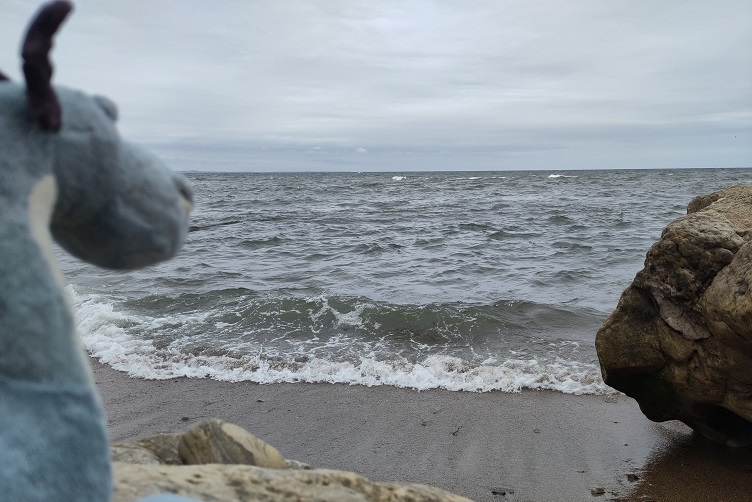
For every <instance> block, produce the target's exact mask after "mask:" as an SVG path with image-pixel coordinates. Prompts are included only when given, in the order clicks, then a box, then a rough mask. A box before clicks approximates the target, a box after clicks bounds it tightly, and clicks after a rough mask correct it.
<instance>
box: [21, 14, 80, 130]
mask: <svg viewBox="0 0 752 502" xmlns="http://www.w3.org/2000/svg"><path fill="white" fill-rule="evenodd" d="M72 10H73V4H71V3H70V2H67V1H65V0H58V1H55V2H50V3H48V4H46V5H44V6H42V8H41V9H39V12H37V15H36V17H35V18H34V20H33V21H32V22H31V24H30V25H29V28H28V30H26V38H25V39H24V43H23V47H22V49H21V57H22V58H23V72H24V75H25V76H26V95H27V98H28V101H29V112H30V113H31V117H32V119H34V120H35V121H37V123H38V124H39V126H40V127H41V128H42V129H44V130H45V131H52V132H56V131H59V130H60V125H61V122H62V120H61V111H60V103H59V102H58V100H57V96H56V95H55V91H54V90H53V89H52V84H51V80H52V63H50V59H49V54H50V50H51V49H52V36H53V35H54V34H55V32H56V31H57V30H58V28H59V27H60V25H61V24H62V22H63V21H64V20H65V18H66V17H67V16H68V14H69V13H70V11H72Z"/></svg>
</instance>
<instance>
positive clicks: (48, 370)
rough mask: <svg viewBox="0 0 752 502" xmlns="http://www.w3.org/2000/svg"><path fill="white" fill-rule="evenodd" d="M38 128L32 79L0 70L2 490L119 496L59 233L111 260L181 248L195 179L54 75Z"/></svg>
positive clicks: (118, 263) (112, 111) (103, 104)
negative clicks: (133, 139)
mask: <svg viewBox="0 0 752 502" xmlns="http://www.w3.org/2000/svg"><path fill="white" fill-rule="evenodd" d="M54 92H55V94H56V95H57V98H58V100H59V106H60V110H61V112H62V113H61V120H62V121H61V126H60V129H59V131H57V132H53V131H50V130H44V129H43V128H42V127H40V125H39V123H38V121H37V120H35V119H34V118H33V117H32V116H31V115H30V113H29V96H28V93H29V91H28V90H27V87H26V86H24V85H22V84H18V83H13V82H8V81H2V79H0V500H9V501H10V500H12V501H53V500H55V501H68V500H70V501H96V502H102V501H107V500H110V497H111V490H112V482H111V472H110V456H109V441H108V436H107V428H106V421H105V419H104V414H103V412H102V407H101V403H100V401H99V397H98V396H97V393H96V390H95V388H94V384H93V381H92V377H91V371H90V368H89V365H88V361H87V359H86V355H85V352H84V350H83V348H82V346H81V343H80V340H79V337H78V335H77V334H76V333H75V330H74V323H73V318H72V314H71V310H70V305H69V301H68V299H67V298H66V296H65V292H64V290H63V287H64V282H63V280H62V276H61V274H60V272H59V270H58V268H57V265H56V264H55V261H54V258H53V253H52V247H51V237H54V239H55V240H56V241H57V242H58V243H59V244H60V245H61V246H62V247H63V248H64V249H66V250H67V251H69V252H70V253H72V254H73V255H75V256H77V257H79V258H81V259H83V260H86V261H88V262H90V263H93V264H96V265H99V266H103V267H110V268H117V269H124V268H136V267H142V266H145V265H149V264H153V263H156V262H158V261H160V260H165V259H167V258H170V257H171V256H173V255H174V254H175V253H176V252H177V251H178V249H179V248H180V246H181V244H182V242H183V240H184V238H185V235H186V232H187V229H188V211H189V209H190V205H191V198H192V195H191V191H190V188H189V186H188V184H187V183H186V182H185V180H183V179H182V178H181V177H179V176H177V175H175V174H173V173H172V172H171V171H170V170H169V169H168V168H167V167H166V166H165V165H163V163H162V162H161V161H160V160H159V159H158V158H157V157H156V156H154V155H151V154H149V153H148V152H146V151H144V150H142V149H140V148H138V147H136V146H135V145H132V144H129V143H127V142H124V141H122V140H121V139H120V136H119V135H118V132H117V130H116V128H115V120H116V118H117V110H116V107H115V105H114V104H113V103H112V102H110V101H109V100H107V99H105V98H101V97H92V96H88V95H86V94H84V93H81V92H79V91H76V90H72V89H66V88H63V87H54Z"/></svg>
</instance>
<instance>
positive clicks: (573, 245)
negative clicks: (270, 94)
mask: <svg viewBox="0 0 752 502" xmlns="http://www.w3.org/2000/svg"><path fill="white" fill-rule="evenodd" d="M188 177H189V178H190V179H191V181H192V183H193V186H194V189H195V192H196V207H195V210H194V213H193V217H192V228H191V232H190V233H189V235H188V239H187V242H186V244H185V247H184V249H183V250H182V251H181V253H180V254H179V255H178V256H177V257H176V258H174V259H173V260H171V261H169V262H166V263H163V264H160V265H158V266H154V267H150V268H147V269H144V270H137V271H131V272H125V273H121V272H112V271H106V270H102V269H97V268H95V267H92V266H89V265H86V264H84V263H82V262H79V261H77V260H75V259H74V258H72V257H70V256H67V255H65V254H64V253H63V252H62V251H59V252H58V255H59V259H60V261H61V266H62V269H63V273H64V274H65V275H66V277H67V279H68V280H69V283H70V285H69V286H68V290H69V293H70V295H71V297H72V299H73V304H74V308H75V315H76V319H77V324H78V329H79V331H80V333H81V335H82V337H83V340H84V345H85V347H86V348H87V350H88V351H89V352H90V353H91V354H92V355H93V356H95V357H97V358H100V359H101V360H102V362H104V363H106V364H109V365H111V366H112V367H114V368H116V369H119V370H123V371H126V372H128V373H129V374H130V375H132V376H134V377H142V378H171V377H177V376H188V377H203V378H213V379H217V380H229V381H242V380H248V381H253V382H259V383H272V382H333V383H334V382H339V383H350V384H363V385H393V386H400V387H409V388H415V389H431V388H445V389H449V390H453V391H475V392H478V391H491V390H501V391H507V392H513V391H519V390H520V389H523V388H528V389H551V390H556V391H560V392H565V393H574V394H582V393H596V394H597V393H607V392H609V388H608V387H607V386H606V385H605V384H604V383H603V381H602V379H601V376H600V371H599V368H598V362H597V356H596V353H595V348H594V339H595V333H596V331H597V330H598V328H599V326H600V325H601V324H602V323H603V321H605V319H606V318H607V317H608V315H609V314H610V312H611V311H612V310H613V309H614V307H615V306H616V303H617V301H618V299H619V295H620V294H621V292H622V291H623V290H624V289H625V288H626V287H627V286H628V285H629V284H630V283H631V281H632V279H633V277H634V275H635V273H636V272H637V271H638V270H640V269H641V268H642V263H643V261H644V258H645V253H646V251H647V249H648V248H649V247H650V245H651V244H652V243H653V242H655V241H656V240H657V239H658V238H659V237H660V233H661V230H662V229H663V228H664V227H665V226H666V225H667V224H668V223H669V222H671V221H672V220H674V219H676V218H678V217H680V216H682V215H683V214H685V211H686V205H687V203H688V202H689V200H690V199H691V198H692V197H694V196H696V195H699V194H706V193H710V192H712V191H714V190H717V189H720V188H725V187H727V186H730V185H733V184H749V183H750V182H752V170H748V169H698V170H634V171H632V170H630V171H608V170H604V171H570V172H563V171H550V172H540V171H536V172H478V173H469V172H440V173H423V172H420V173H327V174H322V173H314V174H311V173H305V174H247V173H234V174H218V173H212V174H202V173H195V174H189V175H188Z"/></svg>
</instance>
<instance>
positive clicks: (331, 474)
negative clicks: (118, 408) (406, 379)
mask: <svg viewBox="0 0 752 502" xmlns="http://www.w3.org/2000/svg"><path fill="white" fill-rule="evenodd" d="M112 457H113V461H114V462H113V466H114V467H113V471H114V486H115V489H114V494H113V502H131V501H136V500H138V499H140V498H142V497H146V496H149V495H153V494H156V493H175V494H177V495H182V496H184V497H188V498H191V499H195V500H200V501H207V502H240V501H247V500H257V501H275V502H276V501H279V502H284V501H290V502H292V501H300V500H306V501H311V502H317V501H320V502H324V501H329V502H355V501H359V502H361V501H362V502H365V501H371V502H376V501H390V502H399V501H404V502H439V501H446V502H469V500H468V499H466V498H464V497H460V496H458V495H454V494H451V493H448V492H445V491H443V490H440V489H438V488H433V487H430V486H425V485H417V484H402V483H377V482H372V481H369V480H368V479H366V478H364V477H363V476H360V475H358V474H355V473H353V472H346V471H334V470H329V469H313V468H311V467H310V466H308V465H306V464H303V463H301V462H297V461H295V460H288V459H285V458H284V457H282V455H281V454H280V453H279V452H278V451H277V450H276V449H275V448H273V447H272V446H270V445H268V444H267V443H265V442H263V441H262V440H260V439H259V438H257V437H255V436H253V435H252V434H250V433H249V432H247V431H245V430H244V429H242V428H241V427H238V426H237V425H234V424H229V423H227V422H223V421H221V420H216V419H212V420H206V421H203V422H200V423H198V424H195V425H193V426H192V427H191V428H189V429H188V431H186V432H185V433H183V434H160V435H158V436H154V437H152V438H147V439H142V440H140V441H136V442H135V443H117V444H115V445H113V446H112Z"/></svg>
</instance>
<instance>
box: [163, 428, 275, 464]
mask: <svg viewBox="0 0 752 502" xmlns="http://www.w3.org/2000/svg"><path fill="white" fill-rule="evenodd" d="M178 453H179V455H180V459H181V460H182V462H183V463H184V464H189V465H190V464H244V465H255V466H259V467H268V468H271V469H284V468H285V467H286V465H285V458H284V457H283V456H282V455H281V454H280V453H279V452H278V451H277V449H276V448H274V447H273V446H271V445H269V444H267V443H265V442H264V441H262V440H260V439H259V438H257V437H256V436H254V435H253V434H251V433H249V432H248V431H246V430H245V429H243V428H242V427H239V426H237V425H235V424H231V423H228V422H223V421H222V420H217V419H209V420H204V421H202V422H199V423H197V424H194V425H193V426H191V427H190V428H189V429H188V430H187V431H186V432H185V434H183V435H182V437H181V438H180V442H179V443H178Z"/></svg>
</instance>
